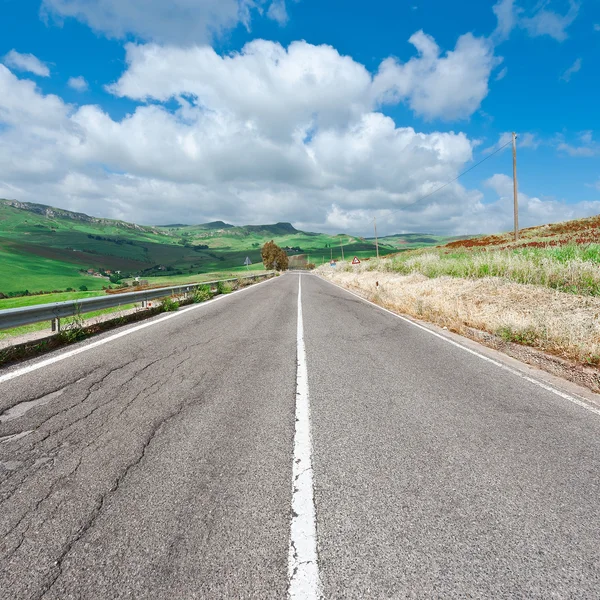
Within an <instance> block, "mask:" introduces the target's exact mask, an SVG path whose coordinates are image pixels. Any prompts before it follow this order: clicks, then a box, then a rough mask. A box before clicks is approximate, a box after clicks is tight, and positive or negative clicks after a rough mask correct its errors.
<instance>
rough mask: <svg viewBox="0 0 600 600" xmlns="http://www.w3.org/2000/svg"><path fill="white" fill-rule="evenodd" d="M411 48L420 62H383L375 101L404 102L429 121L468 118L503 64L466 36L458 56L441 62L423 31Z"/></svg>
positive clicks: (459, 44)
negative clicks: (499, 65) (498, 66)
mask: <svg viewBox="0 0 600 600" xmlns="http://www.w3.org/2000/svg"><path fill="white" fill-rule="evenodd" d="M409 42H410V43H411V44H412V45H413V46H414V47H415V48H416V49H417V51H418V56H417V57H413V58H411V59H410V60H409V61H408V62H406V63H400V62H399V61H397V60H396V59H393V58H388V59H386V60H384V61H383V63H382V64H381V66H380V67H379V71H378V73H377V75H376V76H375V79H374V81H373V88H374V91H375V95H376V98H377V99H378V100H379V101H381V102H382V103H384V104H394V103H397V102H399V101H406V102H408V104H409V106H410V107H411V108H412V109H413V110H414V111H415V113H417V114H418V115H421V116H423V117H425V118H426V119H435V118H441V119H444V120H453V119H465V118H468V117H470V116H471V115H472V114H473V113H474V112H475V111H476V110H477V109H478V108H479V106H480V105H481V102H482V100H483V99H484V98H485V97H486V96H487V94H488V91H489V88H488V81H489V77H490V74H491V72H492V69H493V68H494V67H495V66H496V65H497V64H498V63H499V60H500V59H498V58H496V57H495V56H494V52H493V48H492V47H491V44H490V43H489V42H488V41H487V40H485V39H483V38H476V37H474V36H473V35H471V34H470V33H468V34H466V35H463V36H461V37H460V38H458V41H457V42H456V47H455V49H454V51H450V52H447V53H446V54H445V55H443V56H440V48H439V47H438V45H437V44H436V43H435V40H434V39H433V38H432V37H431V36H429V35H426V34H425V33H423V31H418V32H417V33H415V34H414V35H413V36H411V38H410V39H409Z"/></svg>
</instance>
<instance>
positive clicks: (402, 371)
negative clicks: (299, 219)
mask: <svg viewBox="0 0 600 600" xmlns="http://www.w3.org/2000/svg"><path fill="white" fill-rule="evenodd" d="M300 282H301V295H299V288H300ZM299 307H301V312H302V318H301V321H300V322H299ZM73 350H75V352H73ZM65 356H66V358H63V357H65ZM58 359H59V360H58ZM52 361H53V362H52ZM542 385H545V384H542ZM546 387H547V386H546ZM559 392H560V390H559ZM576 401H577V399H576V398H572V397H571V396H570V395H568V394H564V393H563V394H562V395H560V394H557V393H555V392H554V391H553V390H552V389H546V388H545V387H542V386H540V385H538V384H537V382H536V381H530V380H527V379H525V378H523V376H521V375H520V374H519V373H517V372H513V371H511V370H506V369H504V368H502V367H501V366H499V365H498V364H495V363H493V362H490V361H487V360H484V358H482V357H481V356H479V355H477V354H474V353H471V352H468V351H466V350H464V349H462V348H460V347H457V346H456V345H453V344H451V343H448V341H447V340H445V339H443V338H440V337H436V336H435V335H432V334H431V333H430V332H428V331H426V330H424V329H422V328H419V327H417V326H415V325H413V324H411V323H408V322H406V321H404V320H402V319H399V318H397V317H395V316H393V315H391V314H389V313H386V312H384V311H382V310H380V309H379V308H377V307H374V306H372V305H369V304H367V303H366V302H364V301H362V300H361V299H359V298H357V297H355V296H353V295H351V294H349V293H348V292H346V291H344V290H341V289H339V288H337V287H336V286H333V285H332V284H330V283H328V282H326V281H323V280H321V279H319V278H317V277H315V276H312V275H302V276H300V275H297V274H286V275H284V276H282V277H279V278H277V279H274V280H271V281H268V282H266V283H263V284H259V285H256V286H253V287H251V288H247V289H245V290H243V291H241V292H238V293H235V294H232V295H230V296H226V297H220V298H219V299H218V300H216V301H212V302H210V303H207V304H204V305H194V306H193V307H192V308H189V309H186V310H182V311H180V312H179V313H170V314H169V315H167V317H166V318H165V317H164V316H161V317H157V318H154V319H153V320H151V321H149V322H146V323H144V324H143V325H142V326H140V325H136V326H131V327H126V328H124V329H123V330H120V331H119V334H118V337H115V332H111V333H106V334H103V336H101V337H100V338H95V339H93V340H88V341H86V342H83V343H82V344H79V345H77V346H75V347H70V348H67V349H64V350H62V351H60V352H58V353H55V354H52V355H50V360H48V356H46V357H43V358H40V359H36V360H35V361H31V362H30V363H28V364H27V365H25V366H20V367H14V368H12V369H10V370H4V371H0V598H2V599H7V600H19V599H25V598H27V599H30V598H31V599H33V598H35V599H38V598H44V599H48V600H49V599H56V600H58V599H71V598H72V599H76V598H77V599H97V598H101V599H104V598H107V599H108V598H110V599H113V598H136V599H145V598H148V599H153V600H159V599H163V598H164V599H166V598H169V599H171V598H178V599H179V598H182V599H187V598H261V599H262V598H286V597H288V595H291V596H292V597H294V598H316V597H322V598H494V599H497V598H544V599H546V598H577V599H581V598H596V599H597V598H599V597H600V412H598V411H597V410H596V411H594V410H593V409H591V410H589V409H587V408H586V406H585V405H582V404H577V403H576ZM309 405H310V412H309V410H308V408H309ZM313 550H314V554H311V552H312V551H313Z"/></svg>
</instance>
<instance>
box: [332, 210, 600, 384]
mask: <svg viewBox="0 0 600 600" xmlns="http://www.w3.org/2000/svg"><path fill="white" fill-rule="evenodd" d="M322 271H323V273H324V274H325V275H326V276H328V277H331V278H334V279H336V281H338V282H339V283H343V284H345V285H348V286H350V287H356V288H358V289H361V290H362V291H363V292H365V293H366V294H367V295H369V296H373V297H375V298H376V300H378V301H379V302H383V303H384V305H385V306H388V307H390V306H393V307H395V308H396V309H397V310H398V311H400V312H403V313H406V314H410V315H413V316H415V317H417V318H421V319H426V320H429V321H432V322H434V323H437V324H438V325H441V326H445V327H448V328H449V329H452V330H454V331H457V332H459V333H463V334H465V335H471V334H470V333H469V330H468V328H475V329H479V330H483V331H487V332H489V333H493V334H496V335H497V336H499V337H500V338H501V339H503V340H504V341H508V342H517V343H518V344H521V345H526V346H531V347H534V348H538V349H542V350H544V351H546V352H550V353H552V354H555V355H557V356H561V357H564V358H569V359H573V360H575V361H578V362H581V363H582V364H587V365H595V366H599V365H600V320H599V315H600V216H596V217H591V218H588V219H578V220H574V221H567V222H565V223H556V224H551V225H544V226H541V227H532V228H528V229H525V230H522V231H521V232H520V239H519V240H518V241H514V239H513V236H512V234H511V233H504V234H497V235H493V236H478V237H476V238H470V239H465V240H458V241H457V240H455V241H454V242H451V243H449V244H447V245H445V246H442V247H439V248H423V249H420V250H410V251H408V252H402V253H398V254H396V255H394V256H391V257H389V258H386V259H383V260H381V261H369V262H368V263H363V264H361V265H360V266H359V267H358V268H356V267H351V266H350V265H342V266H341V268H339V269H331V268H328V267H324V268H323V270H322ZM369 271H372V272H369ZM375 281H377V282H378V286H379V287H377V294H376V296H375V291H374V290H375V289H376V287H375ZM557 291H558V292H562V293H557ZM596 384H597V381H596ZM596 387H597V385H596Z"/></svg>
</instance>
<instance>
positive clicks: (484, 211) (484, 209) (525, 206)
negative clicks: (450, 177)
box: [470, 174, 600, 232]
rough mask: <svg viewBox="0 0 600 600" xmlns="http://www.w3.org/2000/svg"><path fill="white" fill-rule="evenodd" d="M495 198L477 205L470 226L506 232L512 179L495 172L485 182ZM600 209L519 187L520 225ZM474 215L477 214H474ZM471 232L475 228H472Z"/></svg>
mask: <svg viewBox="0 0 600 600" xmlns="http://www.w3.org/2000/svg"><path fill="white" fill-rule="evenodd" d="M484 185H485V186H486V187H488V188H490V189H492V190H493V191H494V192H495V193H496V194H497V195H498V199H497V200H496V201H494V202H492V203H489V204H485V205H481V206H480V207H479V216H475V215H474V216H475V218H474V219H473V220H472V221H471V224H470V227H475V226H476V224H477V223H478V222H479V223H481V224H483V227H484V229H483V231H485V232H489V231H509V230H510V229H512V226H513V181H512V178H511V177H509V176H508V175H504V174H495V175H493V176H492V177H490V178H489V179H487V180H486V181H485V182H484ZM599 212H600V202H597V201H583V202H577V203H574V204H568V203H566V202H563V201H559V200H555V199H552V198H546V199H541V198H538V197H534V196H529V195H527V194H525V193H524V192H522V191H521V190H519V227H521V228H524V227H533V226H535V225H541V224H544V223H556V222H558V221H568V220H570V219H580V218H583V217H590V216H592V215H596V214H598V213H599ZM475 214H477V213H475ZM471 231H475V230H474V229H471Z"/></svg>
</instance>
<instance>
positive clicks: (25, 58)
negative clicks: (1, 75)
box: [3, 50, 50, 77]
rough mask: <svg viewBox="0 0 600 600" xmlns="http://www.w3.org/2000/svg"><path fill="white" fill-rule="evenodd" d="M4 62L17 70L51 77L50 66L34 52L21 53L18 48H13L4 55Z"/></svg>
mask: <svg viewBox="0 0 600 600" xmlns="http://www.w3.org/2000/svg"><path fill="white" fill-rule="evenodd" d="M3 62H4V64H5V65H6V66H7V67H10V68H11V69H15V70H17V71H26V72H28V73H33V74H34V75H39V76H40V77H50V69H49V68H48V66H47V65H46V64H45V63H43V62H42V61H41V60H40V59H39V58H37V57H36V56H34V55H33V54H21V53H19V52H17V51H16V50H11V51H10V52H9V53H8V54H7V55H6V56H5V57H4V60H3Z"/></svg>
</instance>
